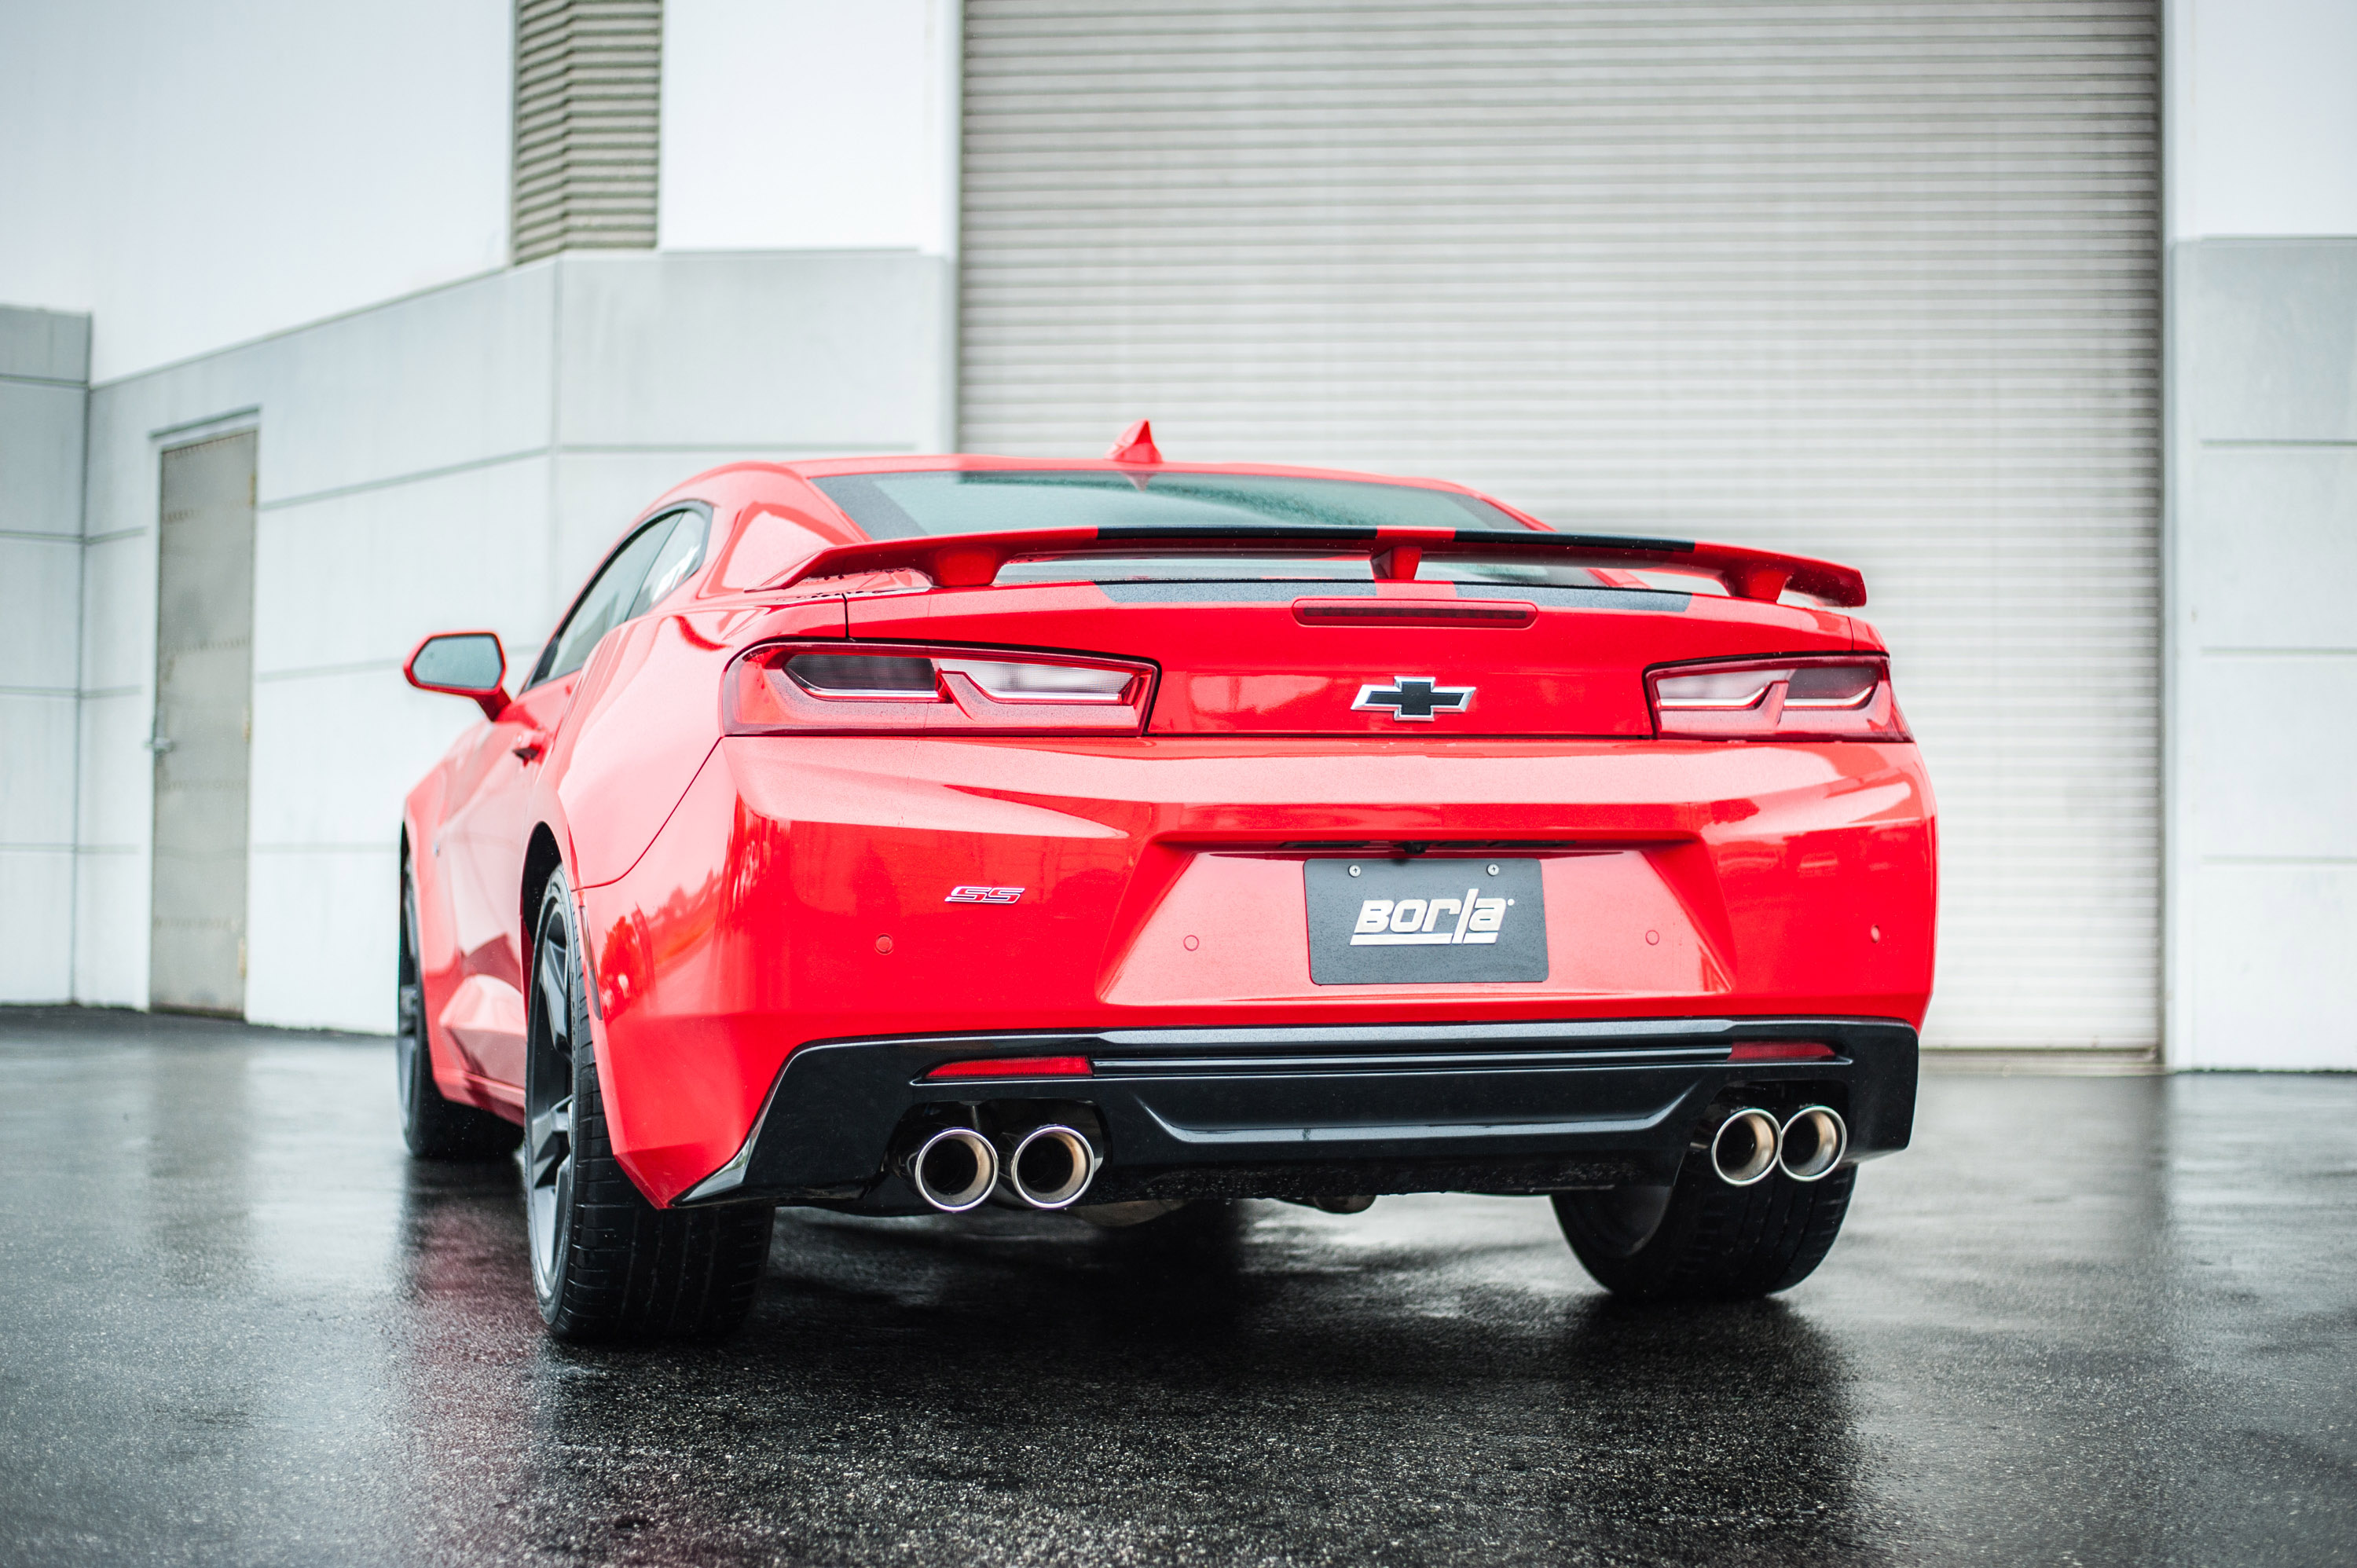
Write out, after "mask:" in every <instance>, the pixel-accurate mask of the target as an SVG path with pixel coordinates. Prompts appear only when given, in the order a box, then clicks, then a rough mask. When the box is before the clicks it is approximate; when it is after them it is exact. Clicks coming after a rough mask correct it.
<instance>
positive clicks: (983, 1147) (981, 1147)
mask: <svg viewBox="0 0 2357 1568" xmlns="http://www.w3.org/2000/svg"><path fill="white" fill-rule="evenodd" d="M909 1185H910V1186H912V1187H915V1188H916V1189H917V1196H918V1197H921V1198H923V1199H924V1200H925V1201H926V1202H927V1203H930V1204H931V1205H932V1206H933V1207H934V1208H938V1209H940V1210H941V1211H942V1213H943V1214H963V1213H964V1212H965V1211H966V1210H967V1209H969V1208H975V1207H977V1206H979V1205H980V1204H981V1202H982V1200H983V1199H984V1198H986V1197H989V1196H990V1189H991V1188H992V1187H996V1186H997V1185H998V1151H997V1150H996V1149H995V1148H993V1147H991V1144H990V1140H989V1139H987V1138H985V1137H984V1136H983V1135H982V1134H981V1133H977V1132H975V1131H974V1129H973V1128H971V1127H944V1128H942V1130H941V1131H940V1132H938V1133H934V1134H933V1135H932V1136H931V1137H930V1138H928V1139H926V1140H925V1141H924V1142H923V1143H921V1144H918V1145H917V1152H916V1153H915V1154H913V1155H909Z"/></svg>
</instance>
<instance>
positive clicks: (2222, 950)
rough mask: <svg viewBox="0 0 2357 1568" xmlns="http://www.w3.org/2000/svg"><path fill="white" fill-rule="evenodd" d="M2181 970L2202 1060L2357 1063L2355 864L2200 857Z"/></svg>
mask: <svg viewBox="0 0 2357 1568" xmlns="http://www.w3.org/2000/svg"><path fill="white" fill-rule="evenodd" d="M2190 892H2191V895H2192V897H2191V898H2190V915H2191V919H2190V936H2191V938H2192V940H2193V942H2194V944H2195V946H2196V947H2197V949H2198V950H2199V951H2200V953H2201V960H2200V962H2199V963H2198V964H2197V965H2196V966H2194V968H2193V970H2192V972H2191V974H2190V981H2191V986H2190V991H2191V994H2190V1002H2191V1008H2190V1011H2191V1014H2192V1028H2193V1037H2194V1040H2195V1042H2196V1044H2197V1048H2198V1053H2199V1054H2198V1056H2197V1057H2196V1058H2194V1059H2193V1060H2192V1061H2191V1062H2190V1063H2188V1064H2187V1065H2190V1066H2197V1067H2207V1068H2347V1067H2349V1066H2351V1065H2352V1063H2357V965H2352V964H2351V962H2350V961H2349V952H2350V934H2351V932H2352V931H2357V865H2221V864H2216V863H2212V864H2209V865H2203V866H2202V867H2201V870H2200V872H2199V873H2198V875H2196V876H2195V877H2194V878H2193V879H2192V880H2191V882H2190Z"/></svg>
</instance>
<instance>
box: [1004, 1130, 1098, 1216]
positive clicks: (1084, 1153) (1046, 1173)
mask: <svg viewBox="0 0 2357 1568" xmlns="http://www.w3.org/2000/svg"><path fill="white" fill-rule="evenodd" d="M1098 1163H1099V1161H1098V1158H1097V1152H1096V1148H1095V1146H1094V1145H1092V1144H1090V1142H1089V1141H1088V1139H1087V1138H1085V1137H1083V1136H1082V1135H1081V1134H1080V1133H1077V1132H1074V1131H1073V1130H1072V1129H1071V1128H1070V1127H1066V1126H1064V1125H1062V1124H1061V1123H1059V1122H1049V1124H1048V1125H1047V1126H1044V1127H1034V1128H1032V1129H1031V1130H1030V1131H1029V1132H1028V1133H1024V1134H1023V1136H1022V1138H1021V1139H1020V1140H1019V1141H1018V1142H1017V1144H1016V1145H1015V1147H1014V1149H1013V1150H1012V1151H1010V1152H1009V1153H1008V1155H1007V1156H1006V1165H1005V1167H1004V1169H1005V1178H1004V1179H1005V1181H1006V1187H1007V1188H1008V1190H1010V1191H1011V1192H1013V1194H1014V1195H1015V1197H1016V1198H1017V1201H1019V1202H1021V1203H1022V1204H1024V1205H1025V1206H1026V1207H1028V1208H1071V1206H1072V1205H1073V1204H1075V1203H1078V1202H1079V1201H1080V1199H1081V1195H1082V1193H1084V1192H1086V1191H1088V1190H1089V1183H1090V1182H1092V1181H1093V1180H1095V1179H1096V1174H1097V1165H1098Z"/></svg>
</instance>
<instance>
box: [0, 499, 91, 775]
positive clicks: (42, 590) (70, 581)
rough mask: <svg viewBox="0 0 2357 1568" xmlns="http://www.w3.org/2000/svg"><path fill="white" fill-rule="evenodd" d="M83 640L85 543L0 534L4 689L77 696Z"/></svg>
mask: <svg viewBox="0 0 2357 1568" xmlns="http://www.w3.org/2000/svg"><path fill="white" fill-rule="evenodd" d="M80 642H81V541H80V540H79V539H76V538H73V537H72V536H70V535H62V534H61V535H59V536H57V537H55V538H31V539H27V538H23V537H12V536H10V535H8V534H5V533H0V688H11V687H13V688H16V689H19V690H21V689H24V688H27V687H38V688H41V689H44V690H52V689H53V690H56V691H59V692H66V693H70V692H72V691H73V689H74V683H75V682H76V680H77V679H78V675H77V671H78V669H79V660H80V657H81V650H80V648H79V647H78V646H77V645H78V644H79V643H80ZM65 760H66V765H67V766H66V768H65V771H66V772H68V773H69V774H70V773H71V772H72V758H71V757H70V756H69V757H67V758H66V759H65Z"/></svg>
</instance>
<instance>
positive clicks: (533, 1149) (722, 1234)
mask: <svg viewBox="0 0 2357 1568" xmlns="http://www.w3.org/2000/svg"><path fill="white" fill-rule="evenodd" d="M528 1007H529V1033H528V1035H527V1037H526V1040H525V1047H524V1116H525V1121H524V1149H523V1160H522V1165H523V1187H524V1194H523V1196H524V1214H525V1219H526V1228H527V1230H529V1231H530V1234H531V1241H532V1282H533V1294H535V1295H536V1296H537V1297H538V1298H539V1301H540V1316H541V1317H542V1319H543V1320H544V1321H545V1322H546V1323H547V1325H548V1328H549V1332H550V1333H552V1334H554V1336H555V1337H557V1338H559V1339H565V1340H572V1341H576V1342H579V1341H589V1340H645V1339H662V1338H683V1337H713V1336H716V1335H721V1334H726V1333H727V1332H728V1331H729V1330H730V1329H733V1328H735V1327H736V1326H737V1324H739V1323H741V1322H742V1321H743V1320H744V1317H745V1314H746V1312H747V1310H748V1308H750V1307H751V1305H753V1292H754V1288H755V1287H756V1286H757V1285H758V1284H759V1283H760V1279H761V1270H762V1268H763V1267H764V1266H765V1265H766V1264H767V1263H768V1262H769V1257H770V1230H771V1228H772V1227H771V1221H772V1219H774V1217H775V1211H774V1210H773V1209H772V1208H770V1207H769V1206H768V1205H765V1204H731V1205H727V1206H725V1207H720V1208H689V1209H676V1208H656V1207H654V1205H652V1204H651V1203H649V1202H648V1201H647V1200H646V1198H645V1197H644V1196H643V1195H642V1194H641V1193H640V1191H639V1189H638V1187H636V1186H634V1185H633V1184H632V1183H631V1181H630V1177H629V1176H627V1175H626V1174H624V1172H623V1170H622V1166H621V1163H620V1162H619V1160H617V1159H616V1158H615V1157H614V1151H613V1145H612V1144H611V1143H610V1142H609V1141H608V1137H607V1133H606V1116H605V1110H604V1102H603V1101H602V1100H601V1099H600V1097H599V1093H598V1089H597V1058H596V1051H595V1047H594V1045H593V1042H592V1039H591V1036H590V1033H589V1002H588V992H587V986H586V984H585V983H584V978H583V966H582V961H581V943H580V939H579V934H578V933H577V931H576V929H575V927H574V919H573V890H572V886H571V885H570V884H569V883H568V882H567V881H566V880H565V874H564V873H563V872H561V871H560V872H558V873H557V874H556V875H554V876H551V877H550V878H549V882H548V888H547V891H546V893H545V894H544V896H543V897H542V899H541V905H540V918H539V919H538V921H537V922H536V924H535V931H534V937H533V972H532V991H531V993H530V996H529V998H528Z"/></svg>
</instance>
